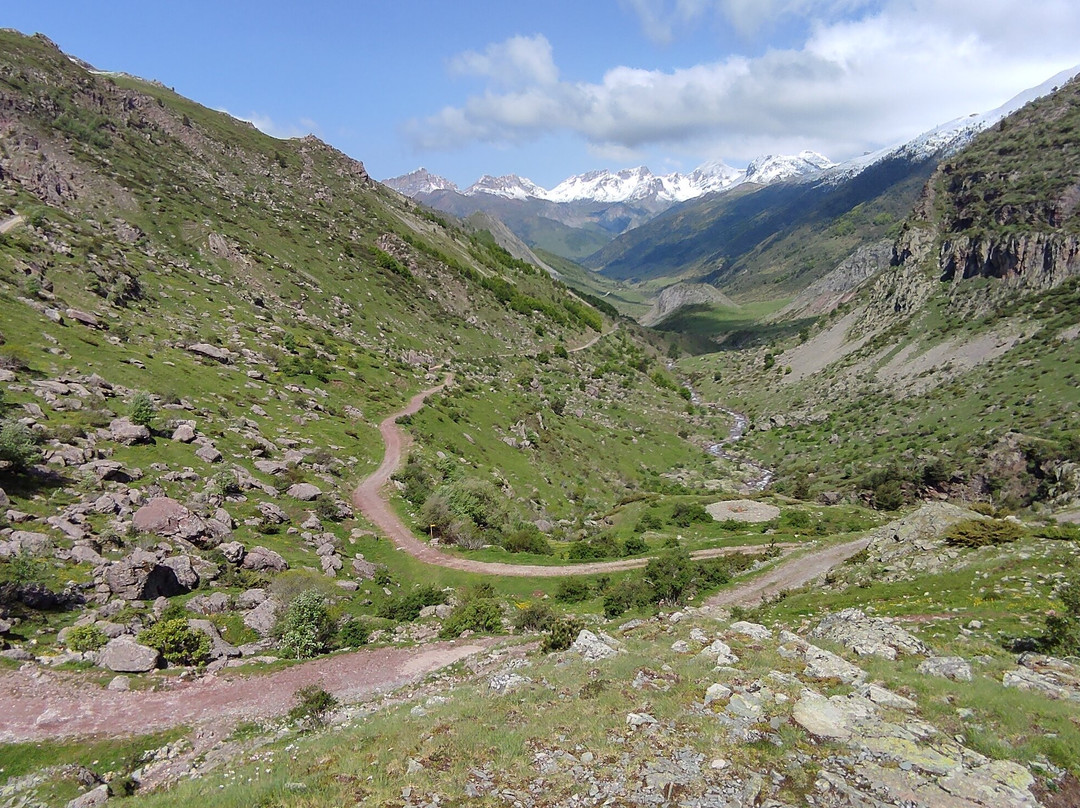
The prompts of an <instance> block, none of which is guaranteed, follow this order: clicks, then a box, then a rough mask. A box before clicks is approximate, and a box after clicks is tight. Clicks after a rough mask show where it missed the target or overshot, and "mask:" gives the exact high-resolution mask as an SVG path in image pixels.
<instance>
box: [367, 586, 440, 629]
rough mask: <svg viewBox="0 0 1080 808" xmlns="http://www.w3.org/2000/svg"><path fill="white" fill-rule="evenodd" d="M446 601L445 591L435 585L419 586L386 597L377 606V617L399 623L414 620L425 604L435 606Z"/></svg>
mask: <svg viewBox="0 0 1080 808" xmlns="http://www.w3.org/2000/svg"><path fill="white" fill-rule="evenodd" d="M440 603H446V593H445V592H443V591H442V590H441V589H439V588H438V587H435V586H421V587H418V588H416V589H413V590H412V591H411V592H404V593H402V594H400V595H397V596H395V597H391V598H388V599H387V600H386V601H385V602H384V603H383V604H382V606H380V607H379V617H383V618H386V619H387V620H394V621H397V622H399V623H404V622H409V621H412V620H415V619H416V618H417V617H419V616H420V610H421V609H423V608H424V607H425V606H437V605H438V604H440Z"/></svg>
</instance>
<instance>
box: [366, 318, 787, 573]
mask: <svg viewBox="0 0 1080 808" xmlns="http://www.w3.org/2000/svg"><path fill="white" fill-rule="evenodd" d="M601 336H602V335H601ZM597 339H599V337H597ZM451 381H453V376H452V375H451V374H447V376H446V379H445V381H443V383H442V384H440V385H437V386H436V387H430V388H428V389H427V390H422V391H421V392H419V393H417V394H416V395H415V396H413V397H412V398H411V399H409V403H408V404H407V405H406V406H405V408H404V409H402V410H400V411H399V412H396V413H393V414H392V415H388V416H386V418H384V419H383V420H382V423H380V424H379V433H380V434H381V435H382V438H383V443H385V444H386V452H385V454H383V460H382V463H381V464H380V465H379V468H378V469H376V471H375V472H374V473H373V474H372V475H371V476H370V477H368V478H367V479H366V480H364V481H363V482H362V483H360V485H359V486H357V488H356V490H355V491H353V495H352V501H353V505H355V506H356V508H357V509H358V510H359V511H360V512H361V513H362V514H364V516H366V517H367V518H368V519H369V520H370V521H371V522H372V523H373V524H374V525H375V526H376V527H377V528H378V529H379V530H380V531H381V532H382V534H383V535H384V536H386V537H387V538H389V539H390V540H391V541H393V542H394V546H395V547H397V549H399V550H403V551H405V552H406V553H408V554H409V555H411V556H413V557H414V558H416V559H419V560H420V561H423V562H424V563H425V564H435V565H437V566H440V567H448V568H449V569H454V570H460V571H461V572H476V573H480V574H482V575H514V576H518V577H530V578H555V577H560V576H565V575H596V574H600V573H605V572H619V571H621V570H632V569H638V568H639V567H644V566H645V565H646V564H648V563H649V559H648V558H633V559H628V560H626V561H595V562H591V563H588V564H574V565H572V566H561V567H558V566H556V567H549V566H542V565H538V564H502V563H499V562H496V561H474V560H472V559H468V558H461V557H460V556H453V555H449V554H447V553H443V552H440V551H439V550H438V549H436V548H434V547H432V546H431V545H429V544H427V543H426V542H423V541H420V540H419V539H417V538H416V536H415V535H413V531H412V530H411V529H410V528H409V527H408V526H407V525H406V524H405V523H404V522H402V521H401V518H400V517H399V516H398V515H397V513H395V512H394V509H393V508H392V507H391V506H390V503H389V502H388V501H387V499H386V498H385V497H384V496H383V493H382V490H383V487H384V486H385V485H386V483H387V482H388V481H389V480H390V475H392V474H393V473H394V472H395V471H397V469H398V467H399V466H400V465H401V461H402V458H403V457H404V456H405V450H406V449H407V448H408V446H409V436H408V435H407V434H406V433H405V431H404V430H403V429H402V428H401V427H399V426H398V424H397V420H398V418H401V417H403V416H406V415H413V414H414V413H417V412H419V411H420V408H421V407H422V406H424V400H425V399H427V397H428V396H430V395H433V394H435V393H438V392H440V391H441V390H443V389H445V388H446V386H447V385H448V384H450V382H451ZM776 546H777V547H779V548H781V549H782V550H785V551H790V550H791V549H793V548H795V547H797V546H799V545H796V544H789V543H781V544H778V545H776ZM763 550H765V545H763V544H758V545H745V546H740V547H714V548H710V549H708V550H696V551H695V552H693V553H691V555H692V556H693V557H694V558H716V557H717V556H723V555H732V554H734V553H758V552H762V551H763Z"/></svg>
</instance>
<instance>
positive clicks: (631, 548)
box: [622, 536, 649, 556]
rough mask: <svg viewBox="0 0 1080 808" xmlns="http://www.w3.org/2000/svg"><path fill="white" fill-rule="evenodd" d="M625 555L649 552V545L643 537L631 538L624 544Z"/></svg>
mask: <svg viewBox="0 0 1080 808" xmlns="http://www.w3.org/2000/svg"><path fill="white" fill-rule="evenodd" d="M622 549H623V555H624V556H632V555H640V554H641V553H646V552H648V550H649V543H648V542H647V541H645V539H643V538H641V536H631V537H630V538H628V539H627V540H626V541H624V542H623V548H622Z"/></svg>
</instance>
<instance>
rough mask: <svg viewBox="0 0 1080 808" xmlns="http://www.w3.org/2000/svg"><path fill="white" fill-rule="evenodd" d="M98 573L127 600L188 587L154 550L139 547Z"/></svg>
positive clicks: (171, 593)
mask: <svg viewBox="0 0 1080 808" xmlns="http://www.w3.org/2000/svg"><path fill="white" fill-rule="evenodd" d="M95 575H97V576H100V578H101V581H102V583H103V584H104V585H105V586H106V587H107V588H108V591H109V592H110V593H111V594H112V595H114V596H116V597H119V598H123V599H124V600H154V599H155V598H158V597H166V598H171V597H173V596H174V595H182V594H184V593H185V592H187V591H188V589H187V588H186V587H185V586H184V585H183V584H181V583H180V581H179V579H178V578H177V577H176V571H175V570H173V569H172V568H171V567H167V566H165V565H164V564H162V563H161V562H160V559H159V558H158V557H157V556H156V555H154V554H153V553H148V552H146V551H145V550H140V549H136V550H135V551H134V552H133V553H132V554H131V555H129V556H128V557H127V558H124V559H121V560H120V561H114V562H112V563H110V564H105V565H102V566H100V567H98V568H97V570H95Z"/></svg>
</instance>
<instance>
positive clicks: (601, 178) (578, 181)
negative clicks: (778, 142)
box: [385, 152, 833, 260]
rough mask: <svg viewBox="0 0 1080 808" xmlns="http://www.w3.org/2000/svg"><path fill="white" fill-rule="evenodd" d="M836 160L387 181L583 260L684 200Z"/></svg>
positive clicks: (801, 157) (811, 156) (770, 159)
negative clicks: (541, 178)
mask: <svg viewBox="0 0 1080 808" xmlns="http://www.w3.org/2000/svg"><path fill="white" fill-rule="evenodd" d="M832 165H833V163H831V162H830V161H829V160H828V159H827V158H825V157H823V156H822V155H820V154H815V153H813V152H802V153H801V154H798V155H794V156H791V157H784V156H772V155H769V156H766V157H761V158H759V159H757V160H755V161H754V162H753V163H751V165H750V166H749V167H748V168H747V169H746V170H745V171H743V170H740V169H735V168H732V167H731V166H728V165H725V164H724V163H722V162H716V161H714V162H709V163H705V164H704V165H701V166H699V167H698V168H696V169H695V170H694V171H692V172H690V173H689V174H679V173H673V174H665V175H655V174H653V173H652V172H651V171H649V169H648V168H646V167H644V166H638V167H637V168H628V169H623V170H621V171H607V170H602V171H590V172H587V173H585V174H579V175H576V176H573V177H569V178H567V179H566V180H564V181H563V182H561V183H559V185H557V186H556V187H555V188H552V189H551V190H550V191H549V190H547V189H545V188H541V187H540V186H538V185H537V184H536V183H534V182H532V181H531V180H528V179H525V178H523V177H518V176H516V175H513V174H510V175H506V176H502V177H493V176H490V175H485V176H483V177H481V178H480V179H479V180H477V181H476V182H475V183H473V184H472V185H470V186H469V187H468V188H466V189H464V190H461V189H459V188H458V187H457V186H456V185H454V183H452V182H450V181H449V180H447V179H445V178H444V177H439V176H437V175H434V174H431V173H429V172H428V171H426V170H424V169H417V170H416V171H413V172H410V173H409V174H405V175H403V176H401V177H393V178H391V179H388V180H386V181H385V184H386V185H388V186H389V187H391V188H394V189H395V190H397V191H400V192H401V193H404V194H406V195H407V196H410V197H412V198H414V199H416V200H418V201H421V202H424V203H425V204H427V205H430V206H431V207H433V208H435V209H437V210H442V211H445V212H447V213H453V214H454V215H455V216H459V217H461V218H466V217H468V216H469V215H470V214H471V213H475V212H478V211H481V212H484V213H488V214H490V215H492V216H496V217H498V218H499V219H501V220H502V221H503V222H505V223H506V225H507V226H508V227H510V229H511V230H513V231H514V232H515V233H516V234H517V235H518V236H519V237H520V238H521V239H522V240H524V241H525V242H526V243H527V244H529V245H530V246H533V247H539V248H542V249H546V250H548V251H550V252H554V253H555V254H557V255H562V256H563V257H565V258H570V259H572V260H580V259H582V258H584V257H586V256H588V255H591V254H592V253H594V252H596V251H597V250H599V249H600V248H601V247H603V246H604V245H605V244H607V243H608V242H609V241H610V240H611V239H612V238H613V237H615V236H617V235H619V234H620V233H625V232H626V231H628V230H631V229H633V228H635V227H637V226H639V225H640V224H642V223H644V222H646V221H648V220H649V219H651V218H653V217H654V216H656V215H657V214H659V213H661V212H663V211H664V210H667V209H668V208H669V207H671V206H672V205H674V204H677V203H679V202H683V201H686V200H688V199H696V198H698V197H701V196H704V195H707V194H713V193H717V192H720V191H725V190H729V189H732V188H735V187H737V186H739V185H740V184H743V183H748V182H750V183H757V184H761V185H764V184H768V183H772V182H779V181H782V180H785V179H790V178H792V177H798V176H808V175H816V174H820V173H821V172H822V171H823V170H825V169H827V168H830V167H832Z"/></svg>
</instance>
